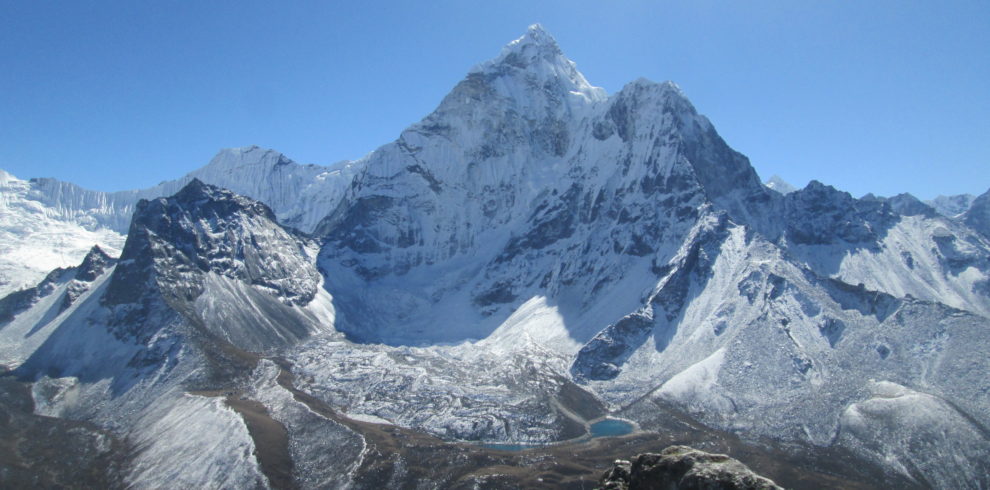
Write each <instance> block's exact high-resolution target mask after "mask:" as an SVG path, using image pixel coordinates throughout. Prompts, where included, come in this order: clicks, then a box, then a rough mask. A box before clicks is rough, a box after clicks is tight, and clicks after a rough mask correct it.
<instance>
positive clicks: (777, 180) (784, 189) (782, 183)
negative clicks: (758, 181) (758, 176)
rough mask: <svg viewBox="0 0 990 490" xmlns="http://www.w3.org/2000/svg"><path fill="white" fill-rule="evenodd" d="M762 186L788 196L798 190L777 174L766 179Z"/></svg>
mask: <svg viewBox="0 0 990 490" xmlns="http://www.w3.org/2000/svg"><path fill="white" fill-rule="evenodd" d="M763 185H765V186H767V187H768V188H770V189H773V190H775V191H777V192H779V193H781V194H790V193H792V192H794V191H796V190H798V189H797V187H794V186H793V185H791V184H790V182H787V181H786V180H784V179H783V178H781V176H779V175H777V174H774V175H773V177H770V179H768V180H767V181H766V182H765V183H764V184H763Z"/></svg>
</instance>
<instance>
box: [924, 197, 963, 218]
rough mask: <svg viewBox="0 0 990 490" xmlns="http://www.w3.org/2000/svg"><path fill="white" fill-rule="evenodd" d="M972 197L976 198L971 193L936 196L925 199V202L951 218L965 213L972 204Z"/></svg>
mask: <svg viewBox="0 0 990 490" xmlns="http://www.w3.org/2000/svg"><path fill="white" fill-rule="evenodd" d="M973 199H976V196H974V195H972V194H956V195H954V196H938V197H936V198H935V199H932V200H930V201H925V203H926V204H928V205H929V206H931V207H933V208H935V210H936V211H938V212H939V213H941V214H942V215H944V216H948V217H950V218H951V217H955V216H959V215H960V214H962V213H965V212H966V210H968V209H969V207H970V206H972V205H973Z"/></svg>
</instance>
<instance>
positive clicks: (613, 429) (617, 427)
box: [591, 419, 633, 439]
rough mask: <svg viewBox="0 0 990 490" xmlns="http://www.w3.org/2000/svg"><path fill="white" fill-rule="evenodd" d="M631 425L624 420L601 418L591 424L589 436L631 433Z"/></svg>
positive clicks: (611, 435)
mask: <svg viewBox="0 0 990 490" xmlns="http://www.w3.org/2000/svg"><path fill="white" fill-rule="evenodd" d="M632 431H633V425H632V424H630V423H629V422H626V421H625V420H619V419H603V420H599V421H598V422H595V423H593V424H591V438H592V439H594V438H596V437H613V436H624V435H626V434H631V433H632Z"/></svg>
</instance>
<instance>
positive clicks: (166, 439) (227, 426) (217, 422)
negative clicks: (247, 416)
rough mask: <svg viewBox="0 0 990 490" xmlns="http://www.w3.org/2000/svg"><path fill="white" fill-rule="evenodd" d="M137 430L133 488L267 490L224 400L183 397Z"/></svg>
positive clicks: (128, 477)
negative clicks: (248, 489)
mask: <svg viewBox="0 0 990 490" xmlns="http://www.w3.org/2000/svg"><path fill="white" fill-rule="evenodd" d="M135 429H136V430H134V431H133V433H132V437H131V439H130V440H131V442H132V443H133V444H134V445H135V447H134V449H135V452H134V454H135V459H134V461H133V463H132V465H131V468H130V472H129V474H128V475H126V480H127V483H128V485H129V486H133V487H134V488H165V487H176V486H178V487H184V488H268V487H269V482H268V480H267V478H265V476H264V475H263V474H262V473H261V469H260V468H259V466H258V461H257V459H256V458H255V455H254V453H255V446H254V441H252V440H251V437H250V436H249V435H248V429H247V427H246V426H245V424H244V421H243V420H242V419H241V417H240V416H239V415H238V414H236V413H234V411H233V410H231V409H230V408H229V407H227V406H225V405H224V403H223V400H222V399H220V398H208V397H202V396H193V395H188V394H187V395H183V396H181V397H179V398H178V399H176V400H175V401H174V402H172V403H168V404H165V405H164V406H160V407H157V408H156V409H154V410H150V411H149V412H148V413H147V414H146V415H145V416H144V417H143V418H142V419H141V420H140V421H139V422H138V424H137V426H136V427H135Z"/></svg>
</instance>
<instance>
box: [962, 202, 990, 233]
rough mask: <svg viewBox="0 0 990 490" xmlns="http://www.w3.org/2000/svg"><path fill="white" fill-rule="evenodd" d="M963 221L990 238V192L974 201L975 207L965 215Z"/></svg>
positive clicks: (971, 207)
mask: <svg viewBox="0 0 990 490" xmlns="http://www.w3.org/2000/svg"><path fill="white" fill-rule="evenodd" d="M963 221H964V222H965V223H966V225H967V226H969V227H970V228H972V229H974V230H976V231H978V232H980V233H982V234H983V235H984V236H986V237H990V191H987V192H985V193H983V194H982V195H980V197H977V198H976V199H975V200H973V205H972V206H970V208H969V210H968V211H966V214H964V215H963Z"/></svg>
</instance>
